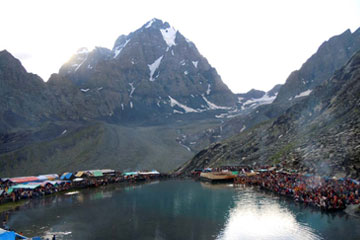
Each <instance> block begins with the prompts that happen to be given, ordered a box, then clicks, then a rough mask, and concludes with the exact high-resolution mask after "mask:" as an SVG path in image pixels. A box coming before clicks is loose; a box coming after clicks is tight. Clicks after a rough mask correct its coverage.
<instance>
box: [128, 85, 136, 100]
mask: <svg viewBox="0 0 360 240" xmlns="http://www.w3.org/2000/svg"><path fill="white" fill-rule="evenodd" d="M129 85H130V87H131V90H130V95H129V97H132V95H133V93H134V91H135V87H134V83H133V82H132V83H129Z"/></svg>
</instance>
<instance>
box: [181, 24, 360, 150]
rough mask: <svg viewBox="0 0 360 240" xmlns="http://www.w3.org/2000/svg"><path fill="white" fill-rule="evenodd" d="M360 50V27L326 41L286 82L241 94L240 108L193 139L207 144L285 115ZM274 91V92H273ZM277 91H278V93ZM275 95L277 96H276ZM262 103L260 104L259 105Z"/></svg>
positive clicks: (190, 138) (191, 139) (192, 137)
mask: <svg viewBox="0 0 360 240" xmlns="http://www.w3.org/2000/svg"><path fill="white" fill-rule="evenodd" d="M359 50H360V28H359V29H357V30H356V31H355V32H354V33H351V32H350V30H347V31H345V32H344V33H342V34H340V35H338V36H334V37H332V38H330V39H329V40H328V41H325V42H324V43H323V44H322V45H321V46H320V47H319V49H318V50H317V52H316V53H314V54H313V55H312V56H311V57H310V58H309V59H308V60H307V61H306V62H305V63H304V64H303V65H302V67H301V68H300V69H299V70H296V71H294V72H292V73H291V74H290V75H289V77H288V78H287V80H286V82H285V84H284V85H282V86H280V85H277V86H275V87H274V88H273V90H270V91H269V93H268V94H266V95H263V96H262V97H261V98H254V97H255V96H261V94H263V92H260V91H256V90H253V91H250V94H253V98H252V99H247V98H245V99H242V98H244V96H246V94H245V95H240V96H239V95H238V97H239V103H238V104H239V107H238V109H240V110H242V111H238V112H236V113H232V114H223V115H221V116H223V117H224V118H227V117H228V116H230V118H229V120H228V121H224V122H223V123H222V124H221V126H218V127H216V128H214V129H211V130H207V131H206V132H204V133H202V134H196V135H194V136H189V137H188V139H189V140H190V141H194V139H202V141H206V142H208V143H213V142H216V141H220V140H222V139H226V138H229V137H231V136H234V135H236V134H238V133H240V132H242V131H244V130H245V129H250V128H252V127H254V126H256V125H257V124H260V123H262V122H264V121H271V120H273V119H275V118H277V117H279V116H280V115H281V114H283V113H284V112H285V111H286V110H287V109H288V108H289V107H291V106H292V105H294V104H296V103H297V102H298V101H301V99H302V98H303V97H306V96H307V95H309V94H310V93H311V92H312V91H313V89H314V88H316V87H317V86H319V85H320V84H322V83H323V82H324V81H326V80H327V79H328V78H330V77H331V76H332V74H334V72H335V71H336V70H338V69H339V68H340V67H342V66H343V65H344V64H345V63H346V62H347V61H348V60H349V59H350V58H351V56H352V55H353V54H354V53H355V52H356V51H359ZM272 91H274V92H273V93H272ZM277 92H278V94H276V93H277ZM275 95H276V96H275ZM259 103H260V104H259Z"/></svg>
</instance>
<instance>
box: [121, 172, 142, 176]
mask: <svg viewBox="0 0 360 240" xmlns="http://www.w3.org/2000/svg"><path fill="white" fill-rule="evenodd" d="M138 174H139V173H138V172H126V173H124V176H131V175H138Z"/></svg>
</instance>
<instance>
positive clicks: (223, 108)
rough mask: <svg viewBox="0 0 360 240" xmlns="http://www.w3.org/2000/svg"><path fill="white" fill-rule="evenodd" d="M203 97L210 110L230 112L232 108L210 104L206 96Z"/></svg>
mask: <svg viewBox="0 0 360 240" xmlns="http://www.w3.org/2000/svg"><path fill="white" fill-rule="evenodd" d="M201 97H202V98H203V99H204V101H205V102H206V104H207V105H208V106H209V109H210V110H230V109H231V107H223V106H218V105H216V104H215V103H212V102H210V101H209V100H208V99H207V98H206V97H205V96H204V94H202V95H201Z"/></svg>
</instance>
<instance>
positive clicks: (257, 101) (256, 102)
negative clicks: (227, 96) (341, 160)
mask: <svg viewBox="0 0 360 240" xmlns="http://www.w3.org/2000/svg"><path fill="white" fill-rule="evenodd" d="M276 96H277V94H275V95H274V96H271V97H270V96H269V95H268V94H267V93H266V94H264V96H262V97H261V98H252V99H249V100H247V101H246V102H244V104H243V105H244V106H248V107H253V106H260V105H265V104H271V103H272V102H273V101H274V100H275V98H276Z"/></svg>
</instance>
